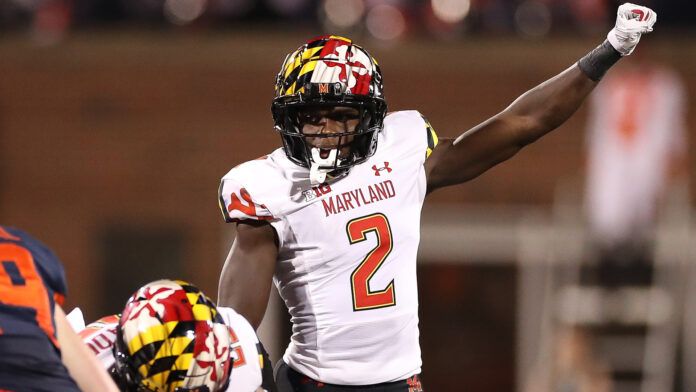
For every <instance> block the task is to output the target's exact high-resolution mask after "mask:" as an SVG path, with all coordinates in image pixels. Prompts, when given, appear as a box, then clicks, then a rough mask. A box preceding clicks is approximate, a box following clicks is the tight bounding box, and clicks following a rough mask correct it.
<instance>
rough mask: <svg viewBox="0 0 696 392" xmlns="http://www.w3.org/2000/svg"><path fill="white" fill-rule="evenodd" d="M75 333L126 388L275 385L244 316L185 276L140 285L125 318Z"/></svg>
mask: <svg viewBox="0 0 696 392" xmlns="http://www.w3.org/2000/svg"><path fill="white" fill-rule="evenodd" d="M79 336H80V337H81V338H82V340H83V342H84V343H85V344H86V345H87V347H89V348H90V349H91V350H92V352H93V353H94V354H95V355H96V356H97V358H98V359H99V361H100V362H101V363H102V365H103V366H104V368H106V369H107V370H108V371H109V372H110V373H111V375H112V377H113V378H114V380H115V381H116V382H117V383H118V384H119V387H120V389H121V390H123V391H158V392H159V391H162V392H164V391H176V392H184V391H198V392H217V391H229V392H275V390H276V388H275V383H274V382H273V375H272V367H271V364H270V361H269V359H268V354H267V353H266V351H265V350H264V348H263V346H262V345H261V343H260V342H259V340H258V338H257V337H256V332H255V331H254V329H253V328H252V327H251V325H250V324H249V323H248V322H247V321H246V319H244V317H242V316H241V315H239V314H238V313H237V312H235V311H234V310H233V309H232V308H225V307H216V306H215V304H214V303H213V302H212V301H211V300H210V299H209V298H208V297H207V296H205V294H203V293H202V292H201V291H200V290H199V289H198V288H197V287H195V286H193V285H191V284H190V283H187V282H184V281H180V280H177V281H172V280H159V281H155V282H152V283H149V284H147V285H145V286H143V287H142V288H140V289H139V290H138V291H137V292H136V293H135V294H133V296H132V297H131V298H130V299H129V300H128V303H127V304H126V307H125V309H124V311H123V313H122V315H111V316H106V317H102V318H101V319H99V320H97V321H95V322H93V323H91V324H89V325H88V326H86V327H85V328H84V329H83V330H81V331H79ZM230 366H231V367H232V368H230Z"/></svg>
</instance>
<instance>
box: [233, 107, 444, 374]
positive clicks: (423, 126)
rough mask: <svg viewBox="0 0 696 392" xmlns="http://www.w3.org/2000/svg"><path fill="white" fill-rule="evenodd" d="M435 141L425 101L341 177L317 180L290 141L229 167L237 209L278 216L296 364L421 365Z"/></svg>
mask: <svg viewBox="0 0 696 392" xmlns="http://www.w3.org/2000/svg"><path fill="white" fill-rule="evenodd" d="M436 142H437V137H436V136H435V133H434V132H433V131H432V128H430V126H429V124H428V123H427V122H426V121H425V120H424V119H423V117H422V116H421V115H420V113H418V112H416V111H404V112H396V113H392V114H389V115H388V116H387V117H386V119H385V121H384V129H383V130H382V131H381V132H380V134H379V139H378V144H377V151H376V153H375V154H374V155H373V156H372V157H371V158H370V159H369V160H367V161H366V162H364V163H362V164H360V165H356V166H354V167H353V168H351V169H350V172H349V173H348V174H347V175H346V176H344V177H342V178H340V179H338V180H336V181H333V182H329V183H325V184H323V185H319V186H315V187H312V186H311V185H310V181H309V170H307V169H306V168H302V167H300V166H298V165H295V164H293V163H292V162H290V161H289V160H288V159H287V157H286V155H285V153H284V152H283V150H282V149H278V150H276V151H274V152H273V153H272V154H271V155H268V156H266V157H263V158H261V159H258V160H255V161H249V162H246V163H244V164H241V165H239V166H237V167H235V168H234V169H232V170H231V171H230V172H229V173H228V174H227V175H225V176H224V177H223V179H222V184H221V186H220V203H221V208H222V210H223V214H224V215H225V218H226V220H227V221H228V222H231V221H237V220H248V219H261V220H267V221H269V222H270V223H271V225H273V227H274V228H275V230H276V232H277V233H278V237H279V238H278V239H279V255H278V264H277V266H276V271H275V278H274V281H275V284H276V286H277V288H278V290H279V292H280V295H281V297H282V298H283V300H284V301H285V304H286V306H287V308H288V310H289V312H290V315H291V321H292V324H293V333H292V338H291V342H290V345H289V347H288V348H287V350H286V352H285V355H284V357H283V359H284V360H285V362H286V363H287V364H288V365H290V367H292V368H293V369H295V370H297V371H299V372H301V373H303V374H305V375H307V376H309V377H311V378H313V379H315V380H319V381H322V382H326V383H332V384H341V385H367V384H376V383H382V382H390V381H397V380H403V379H406V378H408V377H409V376H411V375H413V374H417V373H419V372H420V367H421V355H420V347H419V342H418V338H419V333H418V292H417V284H416V283H417V282H416V254H417V251H418V242H419V239H420V215H421V207H422V204H423V200H424V198H425V194H426V179H425V171H424V167H423V163H424V162H425V159H426V154H428V153H429V152H430V151H431V149H432V147H434V145H435V144H436Z"/></svg>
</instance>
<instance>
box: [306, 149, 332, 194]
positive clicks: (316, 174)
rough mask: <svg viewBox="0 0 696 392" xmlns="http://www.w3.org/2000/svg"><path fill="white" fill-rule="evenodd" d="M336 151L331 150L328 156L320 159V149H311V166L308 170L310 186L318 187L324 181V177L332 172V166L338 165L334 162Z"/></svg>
mask: <svg viewBox="0 0 696 392" xmlns="http://www.w3.org/2000/svg"><path fill="white" fill-rule="evenodd" d="M337 154H338V149H336V148H332V149H331V151H330V152H329V156H328V157H326V158H322V157H321V152H320V149H318V148H316V147H313V148H312V166H311V167H310V168H309V182H310V183H311V184H312V185H319V184H322V183H324V181H326V175H327V174H328V173H329V172H330V171H332V170H334V165H335V164H336V163H340V162H338V161H337V160H336V155H337Z"/></svg>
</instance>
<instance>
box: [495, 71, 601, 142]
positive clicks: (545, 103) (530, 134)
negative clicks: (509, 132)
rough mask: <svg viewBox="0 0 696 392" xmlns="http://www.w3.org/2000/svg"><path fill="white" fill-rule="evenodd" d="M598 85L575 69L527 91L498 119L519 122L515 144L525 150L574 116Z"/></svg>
mask: <svg viewBox="0 0 696 392" xmlns="http://www.w3.org/2000/svg"><path fill="white" fill-rule="evenodd" d="M596 85H597V82H595V81H593V80H592V79H590V78H589V77H588V76H587V75H586V74H585V73H584V72H583V71H582V70H580V68H579V67H578V66H577V65H573V66H571V67H570V68H568V69H566V70H565V71H563V72H561V73H560V74H558V75H556V76H555V77H553V78H551V79H549V80H547V81H545V82H544V83H542V84H540V85H538V86H536V87H534V88H533V89H531V90H529V91H527V92H526V93H524V94H523V95H522V96H520V97H519V98H517V99H516V100H515V101H514V102H513V103H512V104H511V105H510V106H509V107H508V108H507V109H505V111H503V113H501V116H510V117H514V118H520V119H522V120H520V121H518V123H519V124H520V129H519V131H518V132H517V139H518V140H517V141H516V144H518V145H520V146H524V145H526V144H529V143H531V142H533V141H535V140H537V139H539V138H540V137H541V136H543V135H545V134H546V133H548V132H550V131H552V130H554V129H556V128H557V127H558V126H559V125H561V124H563V123H564V122H565V121H566V120H567V119H568V118H570V116H571V115H572V114H573V113H575V112H576V111H577V110H578V108H579V107H580V105H581V104H582V102H583V101H584V100H585V98H587V96H588V95H589V94H590V92H591V91H592V89H594V87H595V86H596Z"/></svg>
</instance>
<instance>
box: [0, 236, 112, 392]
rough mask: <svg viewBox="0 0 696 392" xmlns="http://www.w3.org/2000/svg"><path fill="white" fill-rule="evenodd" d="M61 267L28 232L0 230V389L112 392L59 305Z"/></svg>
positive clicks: (62, 284)
mask: <svg viewBox="0 0 696 392" xmlns="http://www.w3.org/2000/svg"><path fill="white" fill-rule="evenodd" d="M66 289H67V285H66V282H65V273H64V271H63V266H62V265H61V263H60V261H59V260H58V258H57V257H56V256H55V255H54V254H53V252H51V250H49V249H48V248H47V247H46V246H44V245H43V244H42V243H40V242H39V241H37V240H36V239H34V238H33V237H31V236H30V235H28V234H27V233H25V232H23V231H21V230H17V229H13V228H10V227H6V226H0V390H2V391H13V392H19V391H80V390H84V391H116V390H117V389H116V387H115V385H114V384H113V382H112V381H111V379H110V378H109V376H108V375H107V373H106V372H105V371H104V370H103V369H102V368H101V367H100V366H99V365H98V364H97V362H96V359H95V358H94V357H93V355H92V353H91V352H90V351H89V350H88V349H87V347H86V346H84V345H83V344H82V342H81V341H80V339H79V338H78V337H77V335H76V334H75V332H74V331H73V330H72V329H71V328H70V327H69V324H68V323H67V321H66V319H65V314H64V313H63V310H62V309H61V307H60V304H61V303H62V301H63V298H64V297H65V294H66Z"/></svg>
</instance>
